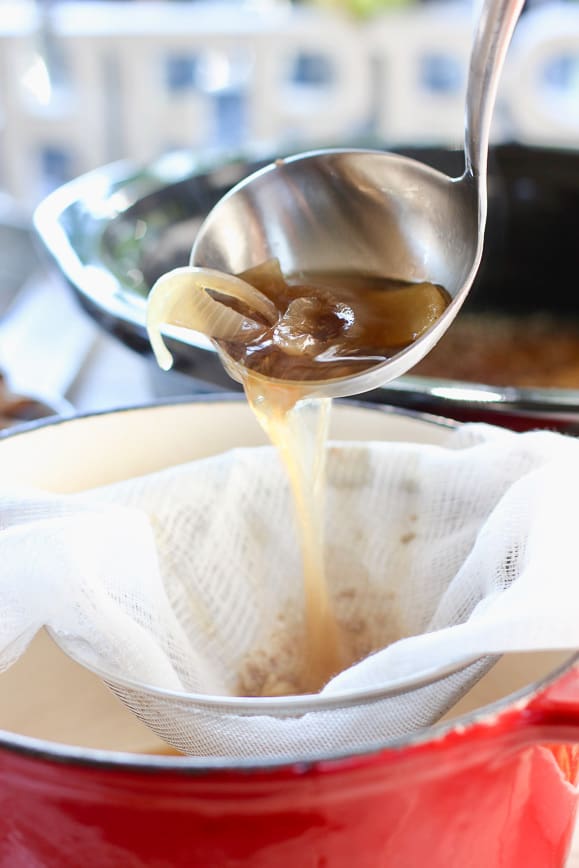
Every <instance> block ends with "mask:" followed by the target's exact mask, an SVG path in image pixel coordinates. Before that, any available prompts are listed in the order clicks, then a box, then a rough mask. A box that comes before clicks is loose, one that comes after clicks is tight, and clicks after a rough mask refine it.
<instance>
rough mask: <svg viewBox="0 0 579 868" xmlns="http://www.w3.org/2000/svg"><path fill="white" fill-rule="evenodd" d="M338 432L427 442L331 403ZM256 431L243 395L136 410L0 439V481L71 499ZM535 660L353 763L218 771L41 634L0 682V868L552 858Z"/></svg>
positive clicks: (563, 719)
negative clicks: (181, 753) (431, 723)
mask: <svg viewBox="0 0 579 868" xmlns="http://www.w3.org/2000/svg"><path fill="white" fill-rule="evenodd" d="M336 426H337V431H336V436H337V437H339V438H347V439H370V438H371V439H376V438H382V439H400V438H403V439H406V440H428V441H431V442H436V441H437V440H439V439H440V437H441V428H440V427H439V424H438V423H436V422H434V421H432V420H430V421H429V420H426V419H424V418H417V417H411V416H405V415H403V414H400V413H392V412H384V411H383V410H379V409H372V410H371V409H362V408H359V407H347V406H342V407H340V408H338V409H337V412H336ZM442 433H443V432H442ZM258 441H260V434H259V432H258V431H257V428H256V427H255V426H254V423H253V421H252V419H251V417H250V415H249V413H248V411H247V408H246V407H245V405H244V404H242V403H237V402H235V403H227V402H208V401H207V400H205V401H204V402H201V403H197V404H190V403H188V404H181V405H171V406H165V407H149V408H145V409H139V410H130V411H124V412H120V413H115V414H106V415H103V416H93V417H87V418H84V419H77V420H71V421H67V422H63V423H60V424H56V425H54V424H53V425H44V426H41V427H39V428H35V429H34V430H30V431H26V432H23V433H19V434H17V435H14V436H9V437H7V438H4V439H3V440H2V442H0V478H1V479H2V482H3V484H5V485H6V484H11V483H14V482H18V483H20V484H27V485H29V484H33V485H37V486H40V487H43V488H46V489H49V490H54V491H63V492H64V491H75V490H83V489H85V488H89V487H91V486H93V485H97V484H106V483H107V482H110V481H113V480H116V479H120V478H126V477H129V476H131V475H134V474H137V473H143V472H149V471H151V470H155V469H158V468H160V467H163V466H167V465H168V464H174V463H178V462H180V461H182V460H186V459H189V458H192V457H195V456H197V457H199V456H201V455H207V454H210V453H213V452H218V451H221V450H222V449H224V448H227V447H228V446H231V445H233V444H235V445H245V444H248V443H255V442H258ZM552 668H553V658H552V657H549V656H547V657H545V656H544V655H527V656H526V657H523V656H522V655H521V656H520V657H516V656H513V657H512V658H509V659H504V660H502V661H501V662H500V663H499V664H497V666H495V667H494V668H493V669H492V670H491V672H489V673H488V674H487V675H486V676H485V678H484V679H483V680H482V681H481V682H479V685H477V687H476V688H475V690H474V691H473V692H472V695H471V697H470V702H471V705H473V706H477V705H480V703H481V702H485V701H486V700H487V699H488V698H489V697H492V698H494V699H497V700H498V701H497V702H495V703H494V704H493V705H488V704H487V705H486V706H484V707H483V708H482V709H479V710H477V711H475V712H471V713H469V714H466V715H462V714H461V713H460V709H458V710H457V712H456V714H458V715H459V716H458V717H455V719H454V720H451V721H447V722H443V723H441V724H439V725H437V726H435V727H433V728H430V729H428V730H425V731H424V732H422V733H420V734H419V735H418V736H416V737H414V738H409V739H405V740H403V741H397V742H388V743H385V744H383V745H378V746H376V748H375V750H373V751H372V752H368V753H366V754H363V755H357V756H336V757H329V758H320V759H319V760H316V761H315V762H309V763H303V762H300V761H299V757H294V758H289V759H287V760H285V761H280V762H279V763H263V764H260V765H257V764H247V763H245V764H244V763H237V764H235V763H230V762H225V761H223V760H213V761H211V760H206V759H199V758H186V757H176V756H160V755H159V756H151V755H148V756H145V755H143V754H142V753H138V752H135V750H155V749H156V747H157V748H158V747H159V746H155V744H154V737H153V736H152V735H150V734H149V733H148V731H146V730H145V729H144V727H142V725H141V724H139V723H137V722H135V721H134V720H133V719H132V718H131V716H130V715H129V712H127V711H126V710H125V709H124V708H123V707H121V706H120V705H118V704H117V703H116V700H114V699H113V698H112V696H110V694H108V692H107V691H106V690H105V688H104V687H103V686H102V685H101V684H100V683H99V682H98V681H97V680H96V679H95V678H94V676H92V675H91V674H90V673H88V672H86V671H85V670H83V669H81V668H80V667H78V666H76V664H73V663H72V662H71V661H69V660H68V658H65V657H64V655H62V653H61V652H59V651H57V650H56V649H55V648H54V647H52V646H51V645H50V644H49V641H48V640H47V639H46V638H41V639H39V640H36V641H35V643H33V645H32V646H31V648H30V649H29V651H27V652H26V655H25V656H24V658H23V659H22V660H21V661H19V662H18V663H17V664H15V666H14V667H13V668H12V669H11V670H9V671H8V672H7V673H5V674H4V675H2V676H0V726H2V727H4V730H3V731H2V732H1V733H0V866H1V868H45V866H46V868H52V866H54V868H69V866H70V868H73V866H82V868H91V866H98V868H109V866H110V868H116V866H119V868H140V866H151V868H169V866H170V868H173V866H209V868H213V866H236V868H237V866H251V868H274V866H275V868H286V866H287V868H290V866H292V868H294V866H300V868H302V866H303V868H307V866H312V868H314V866H316V868H321V866H326V868H352V866H356V868H379V866H392V868H423V866H427V865H428V866H429V868H561V866H563V865H564V864H565V859H566V855H567V853H568V850H569V846H570V841H571V834H572V830H573V825H574V817H575V809H576V801H577V794H576V789H575V783H576V780H577V775H578V769H579V754H578V751H577V747H576V746H575V744H574V742H575V741H579V662H577V659H576V658H575V659H573V660H570V661H566V662H564V663H563V665H562V666H561V665H560V666H559V667H558V668H557V669H556V670H555V671H552V672H551V674H549V675H548V676H547V677H543V676H544V674H545V672H546V671H549V670H550V669H552ZM539 676H541V677H542V680H541V681H540V682H539V683H534V684H532V685H531V686H528V682H529V681H532V680H533V679H536V678H538V677H539ZM501 678H502V679H503V683H502V684H499V681H500V679H501ZM505 679H506V680H505ZM525 684H526V685H527V686H524V687H523V688H522V689H519V690H518V691H517V692H514V693H513V689H514V688H515V687H519V688H520V687H521V685H525ZM468 701H469V700H468V699H467V700H466V701H465V702H466V703H468ZM465 702H462V703H461V708H464V707H466V705H465ZM59 742H64V743H59ZM131 746H133V748H134V749H133V752H128V751H127V749H128V748H129V747H131Z"/></svg>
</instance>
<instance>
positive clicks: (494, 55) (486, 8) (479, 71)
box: [464, 0, 525, 181]
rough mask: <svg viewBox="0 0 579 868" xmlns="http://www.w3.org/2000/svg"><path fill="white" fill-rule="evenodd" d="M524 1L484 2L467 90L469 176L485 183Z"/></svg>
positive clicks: (465, 145)
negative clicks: (497, 104)
mask: <svg viewBox="0 0 579 868" xmlns="http://www.w3.org/2000/svg"><path fill="white" fill-rule="evenodd" d="M524 2H525V0H482V8H481V12H480V17H479V21H478V25H477V29H476V33H475V36H474V41H473V46H472V52H471V58H470V68H469V73H468V84H467V91H466V118H465V142H464V152H465V159H466V173H467V174H470V175H472V176H473V177H475V178H480V179H482V180H483V181H484V179H485V178H486V172H487V157H488V147H489V134H490V127H491V120H492V116H493V109H494V105H495V99H496V95H497V88H498V83H499V78H500V74H501V70H502V68H503V63H504V60H505V55H506V53H507V48H508V47H509V43H510V41H511V36H512V35H513V31H514V29H515V25H516V23H517V21H518V18H519V15H520V13H521V9H522V8H523V4H524Z"/></svg>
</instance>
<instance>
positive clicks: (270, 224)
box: [191, 0, 524, 397]
mask: <svg viewBox="0 0 579 868" xmlns="http://www.w3.org/2000/svg"><path fill="white" fill-rule="evenodd" d="M523 2H524V0H485V2H484V3H483V6H482V10H481V14H480V19H479V22H478V26H477V30H476V34H475V37H474V42H473V46H472V51H471V58H470V67H469V75H468V85H467V94H466V121H465V122H466V126H465V142H464V152H465V171H464V174H463V175H462V176H461V177H459V178H450V177H448V176H447V175H445V174H443V173H441V172H438V171H436V170H434V169H432V168H431V167H429V166H427V165H424V164H423V163H420V162H417V161H415V160H411V159H408V158H407V157H402V156H398V155H396V154H391V153H386V152H382V151H369V150H342V149H340V150H320V151H313V152H310V153H305V154H298V155H296V156H292V157H289V158H286V159H283V160H277V161H276V162H275V163H272V164H271V165H269V166H267V167H265V168H264V169H262V170H260V171H258V172H256V173H255V174H253V175H250V176H249V177H248V178H246V179H245V180H244V181H242V182H241V183H240V184H238V185H237V186H236V187H234V188H233V189H232V190H231V191H230V192H229V193H227V194H226V195H225V196H224V197H223V198H222V199H221V200H220V201H219V202H218V203H217V205H216V206H215V207H214V208H213V209H212V211H211V212H210V213H209V215H208V217H207V218H206V220H205V221H204V223H203V225H202V227H201V229H200V231H199V234H198V236H197V239H196V242H195V246H194V248H193V252H192V256H191V265H193V266H201V267H204V268H205V267H207V268H213V269H217V270H219V271H225V272H229V273H231V274H237V273H240V272H242V271H245V270H246V269H248V268H250V267H252V266H255V265H258V264H259V263H262V262H264V261H266V260H268V259H272V258H277V259H278V260H279V262H280V264H281V267H282V271H283V272H284V273H286V274H291V273H292V272H296V271H333V272H337V271H345V272H352V271H362V272H366V273H373V274H376V275H382V276H386V277H397V278H403V279H406V280H410V281H425V280H427V281H430V282H432V283H438V284H441V285H442V286H444V287H445V288H446V290H447V291H448V292H449V294H450V295H451V297H452V302H451V304H450V305H449V307H448V308H447V309H446V311H445V312H444V313H443V315H442V316H441V317H440V318H439V319H438V320H437V321H436V323H435V324H434V325H433V326H431V328H430V329H429V330H428V331H426V332H425V333H424V334H423V335H422V336H421V337H419V338H418V339H417V340H416V341H415V342H414V343H413V344H412V345H411V346H409V347H408V348H407V349H404V350H402V351H401V352H400V353H398V354H397V355H395V356H393V357H392V358H389V359H388V360H386V361H384V362H381V363H380V364H378V365H376V366H374V367H372V368H369V369H368V370H366V371H363V372H362V373H358V374H355V375H353V376H349V377H342V378H339V379H333V380H325V381H324V382H323V383H319V384H318V386H319V388H315V387H314V384H312V383H310V384H309V385H310V386H311V387H312V388H311V390H310V391H311V392H313V393H316V392H319V394H324V395H327V396H333V397H341V396H346V395H353V394H358V393H360V392H364V391H367V390H369V389H373V388H376V387H378V386H382V385H384V384H385V383H386V382H388V381H390V380H392V379H394V378H395V377H398V376H399V375H401V374H403V373H405V372H406V371H408V370H409V369H410V368H411V367H412V366H413V365H415V364H416V363H417V362H418V361H419V360H420V359H421V358H422V357H423V356H424V355H425V354H426V353H427V352H428V351H429V350H430V349H431V348H432V346H433V345H434V344H435V343H436V342H437V341H438V340H439V338H440V337H441V336H442V335H443V333H444V332H445V331H446V329H447V328H448V327H449V325H450V324H451V322H452V321H453V319H454V317H455V316H456V314H457V312H458V310H459V309H460V307H461V305H462V303H463V302H464V300H465V298H466V295H467V293H468V291H469V289H470V287H471V285H472V282H473V279H474V277H475V274H476V271H477V269H478V266H479V263H480V259H481V255H482V248H483V238H484V229H485V223H486V212H487V184H486V174H487V156H488V143H489V132H490V125H491V119H492V114H493V108H494V104H495V98H496V92H497V85H498V80H499V75H500V72H501V69H502V66H503V62H504V58H505V55H506V52H507V48H508V45H509V42H510V39H511V36H512V33H513V30H514V28H515V25H516V22H517V20H518V17H519V14H520V11H521V8H522V6H523Z"/></svg>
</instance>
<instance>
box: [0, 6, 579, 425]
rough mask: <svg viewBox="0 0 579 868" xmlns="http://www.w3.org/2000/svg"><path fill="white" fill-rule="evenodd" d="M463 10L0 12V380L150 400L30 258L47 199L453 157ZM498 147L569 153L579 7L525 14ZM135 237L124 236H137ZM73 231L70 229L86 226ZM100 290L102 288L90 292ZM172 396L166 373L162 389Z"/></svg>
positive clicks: (97, 397) (32, 390) (112, 344)
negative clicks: (129, 177)
mask: <svg viewBox="0 0 579 868" xmlns="http://www.w3.org/2000/svg"><path fill="white" fill-rule="evenodd" d="M477 11H478V10H477V8H476V6H473V5H472V4H471V3H470V2H467V0H302V2H297V0H296V2H290V0H237V2H226V0H166V2H162V0H108V2H98V3H97V2H90V0H86V2H81V0H16V2H0V316H1V319H0V368H1V369H2V370H3V371H4V373H5V374H6V378H7V384H8V386H9V387H10V388H11V389H12V390H13V391H16V392H22V393H24V394H26V395H36V396H39V397H40V398H42V399H44V400H45V401H47V402H48V403H52V404H53V405H54V406H55V407H57V408H58V409H60V410H62V411H64V412H66V411H69V412H70V411H71V410H77V411H79V410H80V411H86V410H97V409H104V408H107V407H112V406H118V405H126V404H135V403H141V402H143V401H147V400H150V399H151V398H152V397H155V396H156V394H158V391H159V387H158V384H155V382H154V377H152V376H151V372H150V366H149V365H148V363H146V362H145V361H144V360H143V358H141V357H140V356H139V355H138V354H136V353H133V352H132V351H131V350H130V349H129V348H128V347H127V346H126V344H127V343H130V340H127V339H126V335H125V336H124V339H123V341H118V340H116V339H115V338H114V337H111V336H110V335H107V334H106V333H105V331H104V330H103V329H102V328H101V327H100V326H98V325H97V324H96V323H95V321H94V317H92V316H89V315H87V313H86V312H85V311H84V310H83V309H82V308H81V306H80V305H79V304H78V303H77V301H76V299H75V297H74V296H73V294H72V293H70V291H69V289H68V288H67V287H66V282H65V280H64V279H62V277H60V276H59V275H58V272H57V270H55V269H54V268H50V267H49V266H48V262H47V259H46V257H45V256H43V255H42V253H41V251H40V248H39V245H38V242H37V238H36V237H35V232H34V230H33V228H32V218H33V215H34V212H35V208H36V207H37V206H38V204H39V203H40V202H41V201H42V200H44V199H45V197H46V196H47V195H48V194H50V193H51V191H54V190H58V189H59V188H61V187H62V185H63V184H66V183H67V182H69V181H71V180H72V179H76V178H78V177H79V176H82V175H84V174H85V173H87V172H92V171H93V170H97V172H96V177H97V179H98V176H99V170H101V169H102V167H105V166H109V165H110V164H111V163H117V162H118V161H123V162H122V163H121V165H123V166H125V167H126V166H128V165H130V166H131V167H133V166H141V167H149V166H153V165H154V166H157V167H158V166H159V165H164V166H165V168H167V167H168V166H169V167H170V170H169V169H167V171H168V172H169V174H170V175H171V177H173V178H174V177H176V176H178V175H179V172H180V171H182V172H186V170H187V167H189V166H190V165H191V159H192V158H194V159H195V160H197V161H198V162H199V161H200V160H201V161H206V163H207V164H211V165H212V166H213V167H216V166H217V167H219V166H220V165H223V166H225V167H226V166H228V165H229V164H230V161H231V160H232V159H235V158H236V157H237V158H241V159H242V158H243V155H244V154H246V153H249V152H251V153H252V154H255V153H261V154H266V155H273V156H275V155H276V154H280V153H288V152H290V151H292V150H293V151H295V150H302V149H306V148H310V147H314V146H316V145H321V144H323V145H327V144H345V145H351V144H360V143H366V142H368V143H370V144H375V143H379V144H380V145H381V146H385V147H388V148H398V147H402V148H406V147H426V148H430V147H434V148H437V149H442V150H446V149H452V148H457V147H460V146H461V143H462V137H463V102H464V93H465V84H466V74H467V59H468V54H469V50H470V42H471V37H472V28H473V24H474V22H475V20H476V14H477ZM493 141H494V142H495V143H496V144H500V143H518V144H520V145H523V146H525V147H529V148H530V149H533V148H541V149H545V148H547V149H553V151H554V152H556V153H559V152H565V153H566V154H567V153H568V152H575V151H577V150H579V2H577V0H568V2H553V0H544V2H542V0H534V2H529V3H528V4H527V6H526V8H525V11H524V13H523V17H522V19H521V21H520V22H519V25H518V28H517V31H516V33H515V37H514V41H513V44H512V47H511V49H510V52H509V57H508V59H507V64H506V69H505V73H504V76H503V80H502V82H501V87H500V96H499V102H498V108H497V112H496V116H495V123H494V130H493ZM159 161H161V162H159ZM163 161H164V162H163ZM180 167H181V168H180ZM125 171H128V170H126V169H125ZM130 171H133V169H131V170H130ZM105 174H106V173H105ZM157 174H158V172H157ZM101 177H104V176H103V175H101ZM109 180H110V178H109ZM232 180H235V177H233V176H232ZM212 183H213V182H212ZM221 183H226V180H225V181H224V180H223V179H221ZM521 189H522V192H521V195H523V196H524V195H525V191H524V189H523V188H521ZM123 190H124V188H122V186H121V188H119V189H117V192H116V195H117V200H114V197H113V198H112V199H111V195H109V194H110V193H111V191H110V189H109V188H108V187H107V191H108V192H107V195H106V196H105V195H104V194H103V200H102V203H101V204H102V208H101V211H102V210H103V209H104V211H105V212H106V213H105V214H104V216H103V214H101V215H100V216H101V218H103V219H106V218H107V215H109V216H110V217H111V218H112V217H113V216H115V215H118V214H119V213H120V212H121V211H123V208H124V207H125V206H126V202H125V203H123V202H122V194H123ZM528 192H529V191H527V193H528ZM119 197H120V198H119ZM79 207H81V206H79ZM92 207H93V211H94V201H93V206H92ZM77 211H78V209H77ZM93 211H91V215H92V217H93V218H94V213H93ZM97 211H98V204H97ZM78 226H80V229H79V228H78ZM131 226H132V229H131V232H132V233H133V236H134V235H135V233H137V234H138V233H139V232H142V233H144V232H145V230H146V229H147V227H146V226H144V224H143V226H142V227H141V228H139V224H138V220H137V221H136V222H133V223H132V224H131ZM75 231H76V232H77V234H79V233H80V235H81V236H82V234H83V231H84V230H83V224H75ZM189 240H191V241H192V237H191V239H189V238H187V239H186V241H185V242H184V244H185V247H186V246H190V245H189ZM78 245H80V246H81V247H82V238H80V240H79V239H77V246H78ZM127 269H128V271H130V270H131V269H130V263H129V265H128V266H127ZM101 279H102V280H104V279H105V278H104V277H103V275H102V274H101ZM69 282H70V281H69ZM105 291H112V292H113V293H114V291H115V290H114V288H113V290H111V289H110V286H109V287H108V289H107V287H105V286H104V283H103V292H105ZM86 306H87V305H84V307H85V308H86ZM93 313H94V311H93ZM98 318H99V317H97V319H98ZM100 319H101V320H102V317H101V318H100ZM109 331H112V332H113V333H114V332H115V328H114V327H112V328H110V329H109ZM55 336H57V337H55ZM180 388H184V389H185V388H187V387H186V386H185V384H184V383H181V384H179V382H178V380H177V379H174V380H173V381H172V386H171V391H179V389H180ZM199 388H203V386H202V385H200V386H199ZM161 391H162V389H161ZM36 409H38V408H36ZM29 411H30V412H36V410H30V408H29ZM14 412H15V414H16V416H15V418H17V417H18V413H21V412H23V409H22V407H20V410H18V411H16V410H14ZM8 415H10V414H9V413H8ZM18 418H19V417H18Z"/></svg>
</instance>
